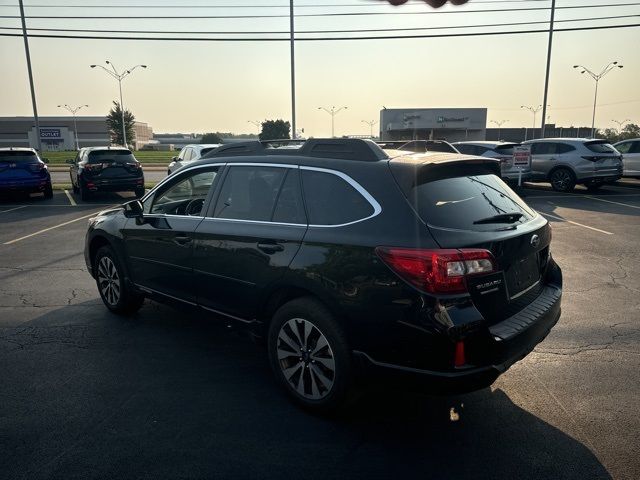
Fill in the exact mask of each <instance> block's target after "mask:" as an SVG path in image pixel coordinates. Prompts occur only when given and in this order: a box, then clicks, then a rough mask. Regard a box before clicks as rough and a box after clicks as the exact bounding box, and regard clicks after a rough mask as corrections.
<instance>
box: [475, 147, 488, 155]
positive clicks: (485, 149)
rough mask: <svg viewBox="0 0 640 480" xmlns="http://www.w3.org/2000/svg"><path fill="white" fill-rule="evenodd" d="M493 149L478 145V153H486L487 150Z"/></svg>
mask: <svg viewBox="0 0 640 480" xmlns="http://www.w3.org/2000/svg"><path fill="white" fill-rule="evenodd" d="M489 150H491V149H490V148H489V147H482V146H480V145H478V146H476V155H484V154H485V153H486V152H487V151H489Z"/></svg>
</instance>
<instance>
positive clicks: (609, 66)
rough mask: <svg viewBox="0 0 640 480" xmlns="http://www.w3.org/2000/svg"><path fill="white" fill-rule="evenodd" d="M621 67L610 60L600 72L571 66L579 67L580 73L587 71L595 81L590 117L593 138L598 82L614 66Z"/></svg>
mask: <svg viewBox="0 0 640 480" xmlns="http://www.w3.org/2000/svg"><path fill="white" fill-rule="evenodd" d="M622 67H623V65H618V62H610V63H609V64H608V65H607V66H605V67H604V68H603V69H602V70H600V73H593V72H592V71H591V70H589V69H588V68H587V67H585V66H583V65H574V66H573V68H581V69H582V71H581V72H580V73H588V74H589V75H590V76H591V78H593V79H594V80H595V82H596V89H595V93H594V94H593V116H592V117H591V138H593V137H594V136H595V134H596V127H595V125H596V104H597V102H598V82H599V81H600V79H601V78H602V77H604V76H605V75H606V74H607V73H609V72H610V71H611V70H614V69H616V68H622Z"/></svg>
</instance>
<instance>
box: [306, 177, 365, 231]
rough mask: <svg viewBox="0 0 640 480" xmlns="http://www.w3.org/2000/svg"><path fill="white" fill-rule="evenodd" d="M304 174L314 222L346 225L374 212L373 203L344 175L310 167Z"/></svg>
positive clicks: (310, 213)
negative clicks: (343, 176) (342, 176)
mask: <svg viewBox="0 0 640 480" xmlns="http://www.w3.org/2000/svg"><path fill="white" fill-rule="evenodd" d="M301 174H302V185H303V190H304V200H305V204H306V206H307V213H308V215H309V224H310V225H323V226H331V225H333V226H336V225H344V224H348V223H352V222H356V221H358V220H363V219H366V218H368V217H370V216H372V215H373V214H374V212H375V209H374V207H373V205H372V204H371V203H370V202H369V201H368V200H367V199H366V198H365V197H363V195H362V193H360V192H359V191H358V190H356V188H355V187H354V186H352V185H351V184H350V183H348V182H347V181H346V180H345V179H344V178H341V177H340V176H338V175H336V174H334V173H330V172H323V171H316V170H306V169H303V170H302V171H301Z"/></svg>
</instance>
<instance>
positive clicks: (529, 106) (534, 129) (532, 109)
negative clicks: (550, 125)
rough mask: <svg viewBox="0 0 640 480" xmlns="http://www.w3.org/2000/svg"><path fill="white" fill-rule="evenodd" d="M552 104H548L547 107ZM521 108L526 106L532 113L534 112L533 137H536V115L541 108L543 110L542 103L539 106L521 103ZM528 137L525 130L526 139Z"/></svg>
mask: <svg viewBox="0 0 640 480" xmlns="http://www.w3.org/2000/svg"><path fill="white" fill-rule="evenodd" d="M550 106H551V105H547V107H550ZM520 108H524V109H525V110H529V111H530V112H531V113H533V128H532V130H531V137H532V138H536V115H537V114H538V112H539V111H540V110H542V105H538V106H537V107H533V106H531V105H520ZM526 137H527V134H526V131H525V140H526V139H527V138H526Z"/></svg>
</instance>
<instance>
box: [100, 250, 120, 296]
mask: <svg viewBox="0 0 640 480" xmlns="http://www.w3.org/2000/svg"><path fill="white" fill-rule="evenodd" d="M98 286H99V287H100V292H101V293H102V297H103V298H104V299H105V300H106V301H107V303H108V304H109V305H111V306H115V305H117V304H118V301H119V300H120V276H119V275H118V270H117V269H116V266H115V264H114V263H113V260H111V258H109V257H107V256H104V257H102V258H101V259H100V261H99V262H98Z"/></svg>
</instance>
